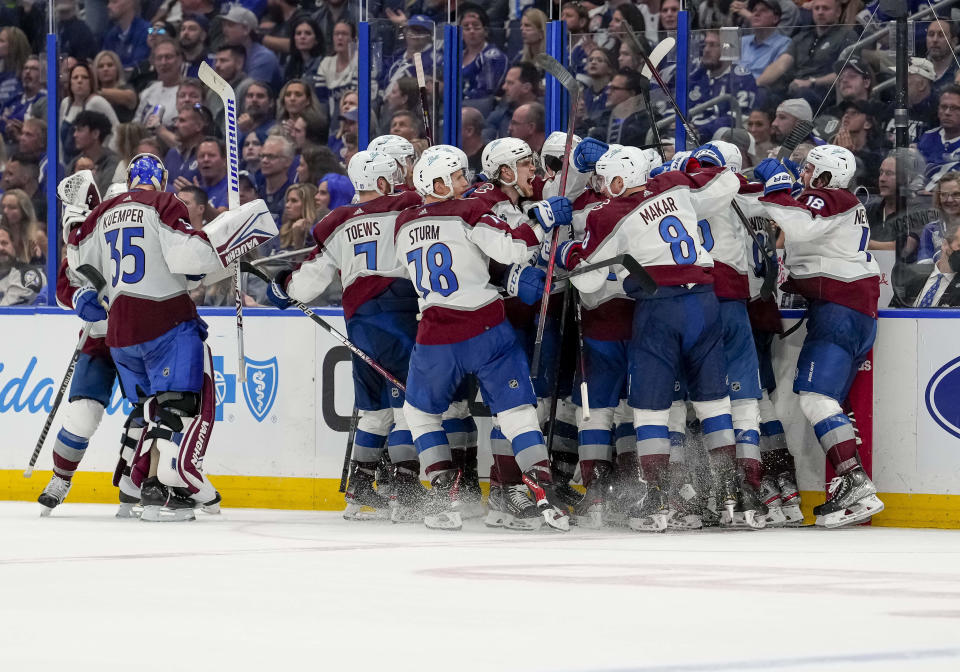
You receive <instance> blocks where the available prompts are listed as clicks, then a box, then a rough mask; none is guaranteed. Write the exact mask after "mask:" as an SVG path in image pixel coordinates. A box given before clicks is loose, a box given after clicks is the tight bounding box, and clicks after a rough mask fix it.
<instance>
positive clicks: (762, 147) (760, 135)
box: [747, 107, 774, 159]
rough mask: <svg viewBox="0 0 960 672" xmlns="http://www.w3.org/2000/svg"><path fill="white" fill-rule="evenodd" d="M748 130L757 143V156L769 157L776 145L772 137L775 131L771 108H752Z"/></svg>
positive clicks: (748, 120) (748, 119)
mask: <svg viewBox="0 0 960 672" xmlns="http://www.w3.org/2000/svg"><path fill="white" fill-rule="evenodd" d="M747 131H749V132H750V135H752V136H753V140H754V142H755V143H756V146H757V156H758V157H760V158H764V159H765V158H767V156H768V155H769V154H770V150H772V149H773V146H774V143H773V142H772V140H771V137H770V134H771V132H772V131H773V117H772V116H771V114H770V110H767V109H764V108H760V107H758V108H756V109H753V110H750V116H749V117H747Z"/></svg>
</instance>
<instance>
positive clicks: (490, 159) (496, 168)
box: [480, 138, 536, 187]
mask: <svg viewBox="0 0 960 672" xmlns="http://www.w3.org/2000/svg"><path fill="white" fill-rule="evenodd" d="M526 158H531V159H534V162H536V159H535V158H534V155H533V150H532V149H530V145H528V144H527V143H526V142H524V141H523V140H520V139H519V138H499V139H497V140H494V141H493V142H491V143H490V144H488V145H487V146H486V147H484V148H483V154H482V155H481V156H480V163H481V165H482V167H483V174H484V175H486V176H487V177H488V178H489V179H490V180H495V181H497V182H499V183H500V184H502V185H503V186H505V187H512V186H513V185H515V184H516V183H517V164H518V163H519V162H520V161H522V160H523V159H526ZM501 166H506V167H508V168H509V169H510V170H512V171H513V181H511V182H505V181H504V180H502V179H500V167H501Z"/></svg>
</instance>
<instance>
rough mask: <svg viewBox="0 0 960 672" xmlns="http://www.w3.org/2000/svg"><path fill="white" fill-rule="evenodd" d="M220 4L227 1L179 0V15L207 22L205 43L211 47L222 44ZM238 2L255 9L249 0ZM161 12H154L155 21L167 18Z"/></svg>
mask: <svg viewBox="0 0 960 672" xmlns="http://www.w3.org/2000/svg"><path fill="white" fill-rule="evenodd" d="M153 1H156V0H153ZM258 1H260V0H258ZM167 2H169V0H167ZM221 4H223V5H225V4H227V3H221V2H220V1H219V0H180V15H181V16H190V15H193V14H195V15H197V16H202V17H203V18H205V19H206V20H207V24H208V25H209V26H210V30H208V31H207V44H208V45H210V46H212V47H220V46H222V44H223V27H222V25H221V17H220V5H221ZM240 4H241V5H243V6H245V7H247V8H248V9H250V10H253V11H257V10H256V9H255V7H253V6H251V5H252V4H254V3H251V2H250V0H243V1H242V2H240ZM161 14H163V13H162V11H161V12H158V13H156V14H155V15H154V17H153V19H154V20H155V21H156V20H157V19H166V18H167V17H166V15H165V14H163V15H161ZM171 14H172V12H171ZM170 18H171V19H173V18H174V17H173V16H171V17H170Z"/></svg>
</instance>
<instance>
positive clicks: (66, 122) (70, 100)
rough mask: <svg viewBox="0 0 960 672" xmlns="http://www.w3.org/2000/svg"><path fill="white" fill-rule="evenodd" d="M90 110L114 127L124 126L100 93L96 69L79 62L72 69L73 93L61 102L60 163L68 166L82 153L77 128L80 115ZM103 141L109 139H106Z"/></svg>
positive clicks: (71, 88) (71, 89)
mask: <svg viewBox="0 0 960 672" xmlns="http://www.w3.org/2000/svg"><path fill="white" fill-rule="evenodd" d="M86 111H92V112H99V113H100V114H102V115H103V116H104V117H106V119H107V122H108V123H109V124H110V128H113V126H114V125H115V124H119V123H120V121H119V120H118V119H117V113H116V112H114V111H113V107H112V106H111V105H110V103H108V102H107V101H106V99H105V98H104V97H103V96H101V95H99V94H98V93H97V78H96V75H95V74H94V73H93V68H92V67H91V66H89V65H87V64H86V63H78V64H77V65H75V66H73V68H72V69H71V70H70V94H69V95H68V96H67V97H66V98H64V99H63V100H61V101H60V116H59V119H60V160H61V161H62V162H63V163H65V164H70V163H72V162H73V160H74V159H75V158H77V154H78V153H79V151H80V150H79V148H77V146H76V144H75V143H74V135H73V127H74V123H75V120H76V118H77V116H78V115H79V114H80V113H82V112H86ZM108 133H109V130H108ZM101 140H106V136H104V137H102V138H101ZM111 175H112V173H111Z"/></svg>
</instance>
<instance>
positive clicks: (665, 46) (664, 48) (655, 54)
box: [628, 30, 677, 79]
mask: <svg viewBox="0 0 960 672" xmlns="http://www.w3.org/2000/svg"><path fill="white" fill-rule="evenodd" d="M628 35H630V36H631V37H632V38H633V40H634V42H636V43H637V48H638V49H639V48H641V47H640V44H639V42H638V41H637V39H636V36H635V35H634V34H633V31H632V30H631V31H629V33H628ZM676 45H677V41H676V40H675V39H674V38H672V37H668V38H666V39H664V40H662V41H661V42H660V43H659V44H658V45H657V46H655V47H654V48H653V50H652V51H651V52H650V62H651V63H653V65H654V67H657V68H659V67H660V63H661V62H663V59H665V58H666V57H667V54H669V53H670V52H671V51H673V48H674V47H675V46H676ZM640 75H641V76H643V77H646V78H647V79H650V78H651V77H652V76H653V73H652V72H651V71H650V68H649V67H648V66H646V65H644V66H643V69H642V70H640Z"/></svg>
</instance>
